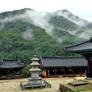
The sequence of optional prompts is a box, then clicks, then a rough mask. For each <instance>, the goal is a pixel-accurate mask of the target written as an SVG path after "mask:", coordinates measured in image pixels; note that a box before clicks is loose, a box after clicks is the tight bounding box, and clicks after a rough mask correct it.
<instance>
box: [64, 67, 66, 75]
mask: <svg viewBox="0 0 92 92" xmlns="http://www.w3.org/2000/svg"><path fill="white" fill-rule="evenodd" d="M65 70H66V69H65V68H64V76H66V72H65Z"/></svg>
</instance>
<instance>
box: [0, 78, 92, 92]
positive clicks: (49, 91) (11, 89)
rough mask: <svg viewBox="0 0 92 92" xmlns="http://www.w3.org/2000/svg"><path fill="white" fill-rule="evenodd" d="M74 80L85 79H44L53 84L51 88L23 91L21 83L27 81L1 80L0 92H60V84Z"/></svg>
mask: <svg viewBox="0 0 92 92" xmlns="http://www.w3.org/2000/svg"><path fill="white" fill-rule="evenodd" d="M74 79H84V77H77V78H44V79H43V80H46V81H48V82H49V83H51V86H52V87H51V88H43V89H32V90H21V88H20V81H27V79H16V80H0V92H58V89H59V84H60V83H63V84H66V83H68V82H71V81H73V80H74ZM88 92H92V91H88Z"/></svg>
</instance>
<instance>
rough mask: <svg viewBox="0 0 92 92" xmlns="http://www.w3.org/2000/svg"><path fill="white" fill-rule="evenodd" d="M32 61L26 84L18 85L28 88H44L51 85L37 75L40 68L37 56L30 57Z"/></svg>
mask: <svg viewBox="0 0 92 92" xmlns="http://www.w3.org/2000/svg"><path fill="white" fill-rule="evenodd" d="M31 60H32V63H31V64H30V65H31V69H29V71H30V72H31V77H30V78H29V79H28V82H27V83H26V84H23V83H22V82H21V83H20V86H21V88H22V89H28V88H45V87H51V85H50V84H49V83H48V82H46V81H45V80H44V81H43V80H42V78H41V77H40V76H39V74H40V72H41V69H40V68H39V66H40V64H39V61H40V60H39V58H37V56H36V55H34V57H33V58H32V59H31Z"/></svg>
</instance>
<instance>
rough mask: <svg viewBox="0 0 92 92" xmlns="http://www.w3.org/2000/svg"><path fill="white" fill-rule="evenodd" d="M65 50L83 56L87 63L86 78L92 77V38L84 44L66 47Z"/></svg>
mask: <svg viewBox="0 0 92 92" xmlns="http://www.w3.org/2000/svg"><path fill="white" fill-rule="evenodd" d="M65 50H66V51H68V52H74V53H79V54H81V55H82V56H84V57H85V59H86V60H87V63H88V67H87V70H86V74H87V77H92V38H91V39H90V40H88V41H86V42H82V43H80V44H77V45H74V46H70V47H66V48H65ZM79 63H81V62H79Z"/></svg>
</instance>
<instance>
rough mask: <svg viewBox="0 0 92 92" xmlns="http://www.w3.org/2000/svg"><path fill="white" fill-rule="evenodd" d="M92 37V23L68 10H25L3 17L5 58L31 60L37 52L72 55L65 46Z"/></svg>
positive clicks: (1, 44) (1, 41)
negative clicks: (66, 50)
mask: <svg viewBox="0 0 92 92" xmlns="http://www.w3.org/2000/svg"><path fill="white" fill-rule="evenodd" d="M91 36H92V23H91V22H89V21H87V20H84V19H82V18H80V17H78V16H76V15H74V14H72V13H71V12H69V11H68V10H65V9H63V10H59V11H56V12H37V11H35V10H32V9H29V8H25V9H21V10H15V11H9V12H3V13H1V14H0V47H1V48H0V52H1V54H0V55H1V58H3V57H13V58H14V57H15V56H16V55H18V56H20V57H21V58H22V59H24V58H29V57H30V55H32V52H33V50H34V49H36V51H37V54H38V55H39V56H40V55H44V56H59V55H68V54H66V53H65V52H64V47H66V46H69V45H73V44H76V43H79V42H81V41H84V40H88V39H89V38H90V37H91ZM26 53H27V54H26ZM69 55H70V54H69Z"/></svg>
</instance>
